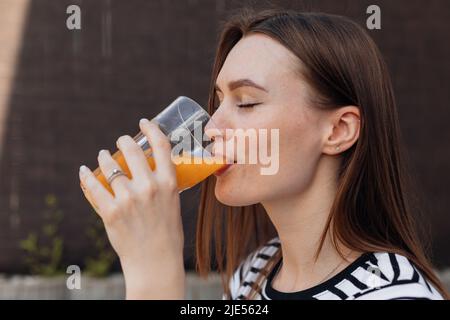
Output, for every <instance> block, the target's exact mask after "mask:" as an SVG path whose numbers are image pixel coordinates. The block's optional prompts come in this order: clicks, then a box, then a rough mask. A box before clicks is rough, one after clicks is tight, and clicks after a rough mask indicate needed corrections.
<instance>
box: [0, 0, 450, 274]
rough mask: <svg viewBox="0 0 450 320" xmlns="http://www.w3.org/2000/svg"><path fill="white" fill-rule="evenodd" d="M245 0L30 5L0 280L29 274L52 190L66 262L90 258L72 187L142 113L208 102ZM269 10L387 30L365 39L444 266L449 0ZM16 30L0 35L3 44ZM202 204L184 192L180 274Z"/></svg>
mask: <svg viewBox="0 0 450 320" xmlns="http://www.w3.org/2000/svg"><path fill="white" fill-rule="evenodd" d="M2 1H7V2H8V3H9V5H10V6H15V5H18V3H20V2H21V1H19V2H15V1H10V0H0V2H2ZM22 2H23V1H22ZM245 3H246V2H243V1H223V0H217V1H208V0H189V1H163V0H152V1H145V0H130V1H118V0H95V1H92V0H91V1H86V0H85V1H81V0H70V1H67V0H59V1H52V0H29V7H28V12H27V16H26V20H25V25H24V29H23V35H22V45H21V48H20V52H19V54H18V56H17V57H16V60H17V68H16V73H15V75H14V78H13V83H12V84H11V88H10V92H9V99H8V101H9V103H8V106H7V110H6V111H5V112H3V115H2V116H3V117H4V119H5V120H4V127H3V128H2V130H4V132H5V135H4V136H3V141H1V145H2V153H1V158H0V177H1V178H0V253H1V254H0V272H24V271H26V265H25V264H24V255H23V251H22V250H21V249H20V248H19V241H20V240H21V239H24V238H25V237H27V235H28V234H29V233H30V232H31V231H34V230H37V229H38V228H40V226H41V225H42V224H43V223H44V215H45V211H46V205H45V197H46V195H48V194H54V195H56V197H57V200H58V207H59V208H60V209H61V211H62V212H63V214H64V219H63V221H62V224H61V230H60V231H61V233H62V234H63V235H64V239H65V247H64V255H63V260H64V263H65V264H82V263H83V261H84V258H85V257H86V255H88V254H91V253H92V252H93V251H94V249H93V243H92V241H90V240H89V238H88V237H87V236H86V230H87V228H88V226H89V225H90V224H91V223H92V219H93V214H92V211H91V209H90V207H89V205H88V204H87V202H86V201H85V200H84V198H83V196H82V193H81V191H80V190H79V184H78V168H79V165H80V164H82V163H85V164H87V165H88V166H90V167H91V168H94V167H95V166H96V165H95V159H96V155H97V151H98V150H99V149H100V148H109V149H114V142H115V140H116V138H117V137H118V136H120V135H122V134H134V133H135V132H136V131H137V128H138V127H137V123H138V120H139V119H140V118H141V117H143V116H146V117H150V118H151V117H153V116H154V115H156V114H157V113H158V112H159V111H160V110H162V109H163V108H164V107H165V106H166V105H167V104H168V103H170V102H171V101H172V100H173V99H174V98H176V97H177V96H179V95H187V96H190V97H192V98H194V99H196V100H198V101H199V102H200V103H202V104H205V103H206V100H207V88H208V82H209V75H210V70H211V66H212V62H213V53H214V50H215V44H216V40H217V35H218V31H219V21H220V20H221V19H223V18H224V17H225V16H226V15H227V14H228V13H229V11H230V10H232V9H235V8H238V7H240V6H242V5H243V4H245ZM248 3H250V4H251V3H253V4H255V3H257V4H258V6H260V7H261V6H265V5H263V4H261V2H260V1H253V2H248ZM275 3H276V4H278V5H279V6H282V7H285V8H295V9H302V10H320V11H325V12H330V13H336V14H342V15H346V16H348V17H351V18H353V19H355V20H356V21H358V22H360V23H361V24H363V25H365V20H366V18H367V15H366V13H365V12H366V8H367V6H368V5H370V4H378V5H379V6H380V7H381V10H382V30H378V31H370V34H371V35H372V36H373V38H374V39H375V41H376V42H377V43H378V45H379V46H380V48H381V50H382V52H383V54H384V56H385V58H386V60H387V62H388V64H389V66H390V70H391V73H392V77H393V81H394V85H395V89H396V94H397V100H398V104H399V109H400V119H401V125H402V129H403V134H404V139H405V142H406V147H407V149H408V152H409V155H410V158H411V164H412V166H413V169H414V172H413V173H414V175H415V177H416V180H417V182H418V188H419V190H420V195H421V197H422V198H423V199H424V200H425V205H426V206H425V208H426V214H427V219H429V220H430V222H431V228H432V229H431V230H432V235H433V240H434V253H435V257H436V262H437V263H438V265H439V266H443V265H449V264H450V252H449V249H448V248H447V243H448V241H449V240H450V238H449V237H450V236H449V231H450V218H449V215H448V208H449V207H450V197H449V192H450V149H449V141H450V128H449V126H448V121H449V117H450V110H449V108H450V106H449V101H450V86H449V85H450V61H449V59H448V57H449V56H450V42H449V41H448V37H449V34H450V2H448V1H446V0H430V1H426V2H425V1H417V0H414V1H406V0H404V1H376V2H374V1H350V0H347V1H332V0H323V1H276V2H275ZM69 4H78V5H80V6H81V9H82V30H81V31H69V30H67V28H66V25H65V21H66V18H67V14H66V7H67V6H68V5H69ZM3 31H4V30H3ZM11 34H14V30H11V33H7V32H1V33H0V36H1V37H2V38H0V43H8V42H5V41H6V40H7V39H6V38H7V37H9V36H10V35H11ZM3 37H6V38H3ZM0 84H2V83H0ZM2 85H3V84H2ZM198 195H199V189H198V188H194V189H192V190H189V191H186V192H184V193H183V194H182V204H183V213H182V214H183V218H184V222H185V229H186V249H185V251H186V252H185V253H186V262H187V264H188V265H192V257H193V243H194V242H193V241H194V238H193V231H194V226H195V214H196V208H197V199H198Z"/></svg>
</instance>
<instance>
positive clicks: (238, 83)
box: [214, 79, 269, 92]
mask: <svg viewBox="0 0 450 320" xmlns="http://www.w3.org/2000/svg"><path fill="white" fill-rule="evenodd" d="M240 87H253V88H256V89H258V90H262V91H265V92H269V91H268V90H267V89H266V88H264V87H263V86H261V85H259V84H256V83H255V82H254V81H253V80H250V79H239V80H234V81H230V82H229V83H228V88H229V89H230V91H233V90H236V89H237V88H240ZM214 89H216V90H217V91H219V92H222V90H221V89H220V87H219V86H218V85H217V83H216V84H215V85H214Z"/></svg>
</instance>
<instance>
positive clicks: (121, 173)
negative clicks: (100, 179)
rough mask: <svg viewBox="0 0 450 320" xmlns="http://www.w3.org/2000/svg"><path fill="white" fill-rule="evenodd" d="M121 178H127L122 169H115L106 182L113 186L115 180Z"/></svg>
mask: <svg viewBox="0 0 450 320" xmlns="http://www.w3.org/2000/svg"><path fill="white" fill-rule="evenodd" d="M119 176H126V174H125V173H124V172H123V171H122V170H120V169H114V170H113V171H112V172H111V174H110V175H109V177H108V179H106V181H107V182H108V184H109V185H111V183H112V182H113V180H114V179H115V178H117V177H119Z"/></svg>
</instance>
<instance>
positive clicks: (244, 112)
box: [211, 34, 324, 206]
mask: <svg viewBox="0 0 450 320" xmlns="http://www.w3.org/2000/svg"><path fill="white" fill-rule="evenodd" d="M299 64H300V61H299V59H298V58H297V57H296V56H295V55H294V54H292V53H291V52H290V51H289V50H287V49H286V48H285V47H284V46H282V45H281V44H279V43H278V42H276V41H275V40H273V39H271V38H270V37H268V36H265V35H263V34H252V35H248V36H246V37H244V38H242V39H241V40H240V41H239V42H238V43H237V44H236V45H235V46H234V48H233V49H232V50H231V52H230V53H229V55H228V57H227V58H226V61H225V63H224V65H223V67H222V69H221V71H220V73H219V75H218V77H217V81H216V87H217V88H218V89H217V90H216V94H217V99H218V100H219V101H220V105H219V107H218V108H217V110H216V111H215V113H214V114H213V116H212V121H211V123H212V124H213V126H214V127H215V128H217V129H219V130H218V131H220V135H217V136H215V137H214V138H215V142H216V141H219V140H220V139H218V137H219V136H221V138H222V139H223V141H224V142H230V141H232V139H233V138H232V136H231V135H226V133H225V130H226V129H233V130H236V129H244V130H247V129H251V130H256V131H255V132H256V133H258V132H261V130H260V129H266V130H267V139H266V140H267V141H268V147H267V150H268V151H266V152H263V154H266V155H268V156H269V157H270V159H271V161H272V165H273V168H272V169H275V170H272V173H274V174H269V175H263V174H261V168H264V167H266V168H267V167H269V165H267V164H266V165H264V164H261V163H257V164H248V161H249V151H250V150H249V146H248V145H247V146H246V148H245V151H244V154H245V156H246V159H247V160H246V161H247V163H246V164H234V165H232V166H231V167H230V168H229V169H228V170H226V171H225V172H224V173H223V174H222V175H220V176H217V181H216V187H215V195H216V197H217V199H218V200H219V201H220V202H222V203H224V204H226V205H230V206H245V205H250V204H255V203H259V202H265V201H270V200H274V199H280V198H283V197H286V196H290V195H293V194H296V193H301V192H302V191H304V190H305V188H307V187H308V184H309V183H310V182H311V181H312V178H313V175H314V173H315V170H316V166H317V163H318V161H319V158H320V156H321V154H322V146H323V139H324V134H323V132H324V130H323V128H324V126H323V121H324V111H320V109H318V108H314V107H312V106H311V104H310V103H309V99H308V94H310V91H309V90H308V89H307V86H306V83H305V81H304V80H302V79H301V77H300V76H299V74H298V72H297V71H296V70H298V67H299ZM242 79H247V80H250V81H251V82H253V83H255V84H256V85H257V86H260V87H261V88H256V87H254V86H252V85H251V84H250V82H248V81H246V82H241V83H240V84H241V85H240V86H238V85H234V86H233V85H232V86H231V88H230V86H229V84H230V83H233V82H234V83H236V81H237V80H242ZM238 84H239V83H238ZM248 104H250V105H251V104H255V105H254V106H247V107H242V106H239V105H248ZM272 129H275V131H276V130H277V129H278V130H279V131H278V132H279V139H278V141H276V140H277V139H276V138H274V136H272V138H271V130H272ZM262 140H263V139H258V143H259V145H258V146H257V152H259V151H260V143H261V142H262ZM275 144H277V145H278V150H279V151H278V150H276V148H275V149H272V148H273V147H274V146H275ZM218 146H219V144H218V145H216V147H217V148H216V149H215V150H216V153H226V154H227V156H229V154H230V151H231V149H230V148H226V150H225V149H224V148H222V147H223V145H221V147H220V148H219V147H218ZM221 148H222V149H221ZM271 149H272V150H275V151H274V154H270V150H271ZM217 150H225V151H223V152H222V151H217ZM239 151H242V150H237V149H234V152H235V153H237V154H238V155H237V156H236V155H234V156H233V158H234V160H239V159H240V158H242V157H243V154H242V153H241V154H240V153H239ZM277 159H278V160H277ZM241 160H242V159H241ZM276 161H278V166H277V165H276V164H275V162H276Z"/></svg>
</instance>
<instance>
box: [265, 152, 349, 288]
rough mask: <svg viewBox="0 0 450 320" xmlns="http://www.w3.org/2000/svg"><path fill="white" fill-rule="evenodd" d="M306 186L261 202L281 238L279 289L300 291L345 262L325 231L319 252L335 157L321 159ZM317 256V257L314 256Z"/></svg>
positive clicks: (329, 204)
mask: <svg viewBox="0 0 450 320" xmlns="http://www.w3.org/2000/svg"><path fill="white" fill-rule="evenodd" d="M323 160H324V161H322V163H319V167H318V170H317V171H316V175H315V176H314V177H313V179H312V181H311V183H310V184H309V186H308V187H307V188H306V189H305V190H304V191H303V192H302V193H301V194H296V195H292V196H289V197H285V198H283V199H276V200H274V201H269V202H264V203H262V205H263V206H264V208H265V210H266V211H267V214H268V215H269V217H270V219H271V221H272V223H273V224H274V226H275V229H276V230H277V233H278V236H279V238H280V241H281V248H282V254H283V265H282V268H281V270H280V272H279V274H278V277H277V279H279V280H276V281H277V283H278V285H277V286H278V287H279V288H280V290H282V289H283V290H282V291H299V290H302V289H305V288H308V287H310V286H313V285H315V284H317V283H319V282H322V280H323V278H324V277H327V275H329V273H330V272H331V271H334V270H333V269H334V268H336V266H339V268H337V269H336V270H335V271H336V272H338V271H339V270H342V269H343V268H345V267H346V266H347V265H348V263H349V262H348V261H343V259H342V256H341V255H340V254H339V252H338V250H337V249H336V248H335V246H334V245H333V243H332V241H331V235H330V232H328V233H327V236H326V238H325V241H324V243H323V246H322V248H321V250H320V253H319V255H318V256H317V257H316V254H317V250H318V249H319V245H320V241H321V238H322V235H323V232H324V229H325V227H326V224H327V221H328V217H329V214H330V210H331V207H332V204H333V201H334V198H335V196H336V190H337V179H336V178H335V173H336V172H337V168H336V165H335V161H333V160H336V159H328V160H329V161H327V160H326V159H323ZM339 250H340V251H341V252H342V253H343V254H344V255H345V256H349V258H348V260H349V261H352V260H354V259H356V257H357V254H353V253H352V252H351V251H350V250H349V249H347V248H345V247H344V246H342V245H339ZM316 258H317V259H316Z"/></svg>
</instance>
